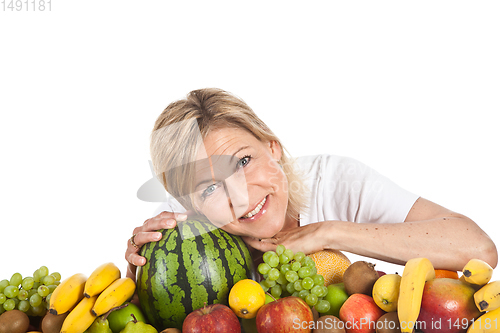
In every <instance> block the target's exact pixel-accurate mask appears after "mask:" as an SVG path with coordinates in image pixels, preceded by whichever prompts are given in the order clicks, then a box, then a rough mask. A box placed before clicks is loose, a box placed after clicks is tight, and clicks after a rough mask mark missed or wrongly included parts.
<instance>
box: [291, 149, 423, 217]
mask: <svg viewBox="0 0 500 333" xmlns="http://www.w3.org/2000/svg"><path fill="white" fill-rule="evenodd" d="M297 164H298V166H299V167H300V169H301V170H302V171H303V172H305V177H306V178H305V183H306V186H307V188H308V189H309V190H310V199H309V207H308V209H307V210H306V211H305V212H301V214H300V225H306V224H310V223H314V222H320V221H330V220H338V221H351V222H363V223H398V222H404V220H405V219H406V216H407V215H408V212H409V211H410V209H411V207H412V206H413V204H414V203H415V201H416V200H417V199H418V196H417V195H415V194H413V193H411V192H408V191H406V190H404V189H403V188H401V187H400V186H398V185H396V184H395V183H394V182H392V181H391V180H390V179H388V178H387V177H384V176H382V175H381V174H380V173H378V172H376V171H375V170H373V169H371V168H370V167H368V166H366V165H365V164H363V163H361V162H359V161H357V160H355V159H352V158H349V157H342V156H335V155H315V156H305V157H300V158H298V159H297Z"/></svg>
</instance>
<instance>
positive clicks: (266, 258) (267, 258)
mask: <svg viewBox="0 0 500 333" xmlns="http://www.w3.org/2000/svg"><path fill="white" fill-rule="evenodd" d="M274 254H276V253H275V252H274V251H267V252H264V254H263V255H262V260H264V262H265V263H267V264H269V259H270V258H271V256H272V255H274Z"/></svg>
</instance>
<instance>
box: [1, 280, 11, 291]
mask: <svg viewBox="0 0 500 333" xmlns="http://www.w3.org/2000/svg"><path fill="white" fill-rule="evenodd" d="M9 284H10V283H9V280H2V281H0V293H3V290H4V289H5V287H7V286H8V285H9Z"/></svg>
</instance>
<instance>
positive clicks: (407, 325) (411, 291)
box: [397, 258, 436, 333]
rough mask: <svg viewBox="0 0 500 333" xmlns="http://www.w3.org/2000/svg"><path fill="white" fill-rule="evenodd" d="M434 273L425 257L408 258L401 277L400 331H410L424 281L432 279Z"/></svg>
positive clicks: (417, 311)
mask: <svg viewBox="0 0 500 333" xmlns="http://www.w3.org/2000/svg"><path fill="white" fill-rule="evenodd" d="M435 276H436V273H435V271H434V267H433V266H432V263H431V262H430V260H429V259H427V258H413V259H410V260H408V262H407V263H406V265H405V268H404V270H403V276H402V277H401V283H400V287H399V288H400V289H399V298H398V309H397V312H398V318H399V321H400V325H401V332H402V333H411V332H412V331H413V328H414V326H415V322H416V320H417V318H418V315H419V313H420V305H421V304H422V295H423V292H424V285H425V282H427V281H429V280H432V279H434V277H435Z"/></svg>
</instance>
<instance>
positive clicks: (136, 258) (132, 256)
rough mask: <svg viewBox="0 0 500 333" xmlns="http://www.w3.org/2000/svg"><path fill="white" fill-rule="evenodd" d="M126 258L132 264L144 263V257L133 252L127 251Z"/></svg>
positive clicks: (140, 264) (142, 264)
mask: <svg viewBox="0 0 500 333" xmlns="http://www.w3.org/2000/svg"><path fill="white" fill-rule="evenodd" d="M126 259H127V261H128V262H129V263H130V264H132V265H134V266H144V265H145V264H146V258H144V257H142V256H140V255H138V254H137V253H134V252H131V253H129V254H128V256H127V257H126Z"/></svg>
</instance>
